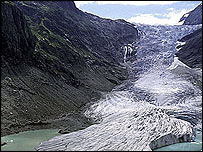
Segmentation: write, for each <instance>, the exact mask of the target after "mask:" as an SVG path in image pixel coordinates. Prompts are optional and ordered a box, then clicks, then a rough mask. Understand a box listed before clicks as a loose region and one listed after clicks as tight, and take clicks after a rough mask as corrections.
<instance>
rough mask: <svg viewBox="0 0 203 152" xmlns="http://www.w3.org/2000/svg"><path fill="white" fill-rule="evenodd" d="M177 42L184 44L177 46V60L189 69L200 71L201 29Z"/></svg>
mask: <svg viewBox="0 0 203 152" xmlns="http://www.w3.org/2000/svg"><path fill="white" fill-rule="evenodd" d="M179 41H180V42H185V44H184V45H182V46H178V48H180V50H179V51H178V52H177V53H176V55H177V56H178V58H179V60H180V61H182V62H183V63H185V64H186V65H188V66H189V67H191V68H201V69H202V28H200V29H198V30H196V31H195V32H193V33H191V34H189V35H186V36H184V37H183V38H182V39H180V40H179Z"/></svg>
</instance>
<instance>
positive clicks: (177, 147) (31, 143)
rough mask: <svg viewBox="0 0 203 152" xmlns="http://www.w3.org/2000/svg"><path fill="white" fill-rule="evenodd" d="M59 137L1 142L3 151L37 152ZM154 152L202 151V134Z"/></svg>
mask: <svg viewBox="0 0 203 152" xmlns="http://www.w3.org/2000/svg"><path fill="white" fill-rule="evenodd" d="M58 135H61V134H59V133H58V129H43V130H35V131H25V132H20V133H18V134H13V135H8V136H4V137H1V142H6V143H7V144H6V145H4V146H1V151H35V149H34V147H35V146H37V145H39V144H40V143H41V142H43V141H46V140H48V139H50V138H52V137H54V136H58ZM154 151H202V132H197V136H196V139H195V142H187V143H177V144H174V145H170V146H166V147H162V148H158V149H156V150H154Z"/></svg>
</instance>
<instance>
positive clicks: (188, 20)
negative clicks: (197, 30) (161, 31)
mask: <svg viewBox="0 0 203 152" xmlns="http://www.w3.org/2000/svg"><path fill="white" fill-rule="evenodd" d="M179 22H183V25H196V24H202V3H201V4H199V5H198V6H197V7H196V8H195V9H194V10H192V11H190V12H188V13H186V14H184V15H183V16H182V17H181V19H180V21H179Z"/></svg>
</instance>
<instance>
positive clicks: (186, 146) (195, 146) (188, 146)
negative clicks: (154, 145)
mask: <svg viewBox="0 0 203 152" xmlns="http://www.w3.org/2000/svg"><path fill="white" fill-rule="evenodd" d="M154 151H202V132H200V131H199V132H197V135H196V138H195V141H194V142H185V143H177V144H173V145H169V146H165V147H162V148H158V149H156V150H154Z"/></svg>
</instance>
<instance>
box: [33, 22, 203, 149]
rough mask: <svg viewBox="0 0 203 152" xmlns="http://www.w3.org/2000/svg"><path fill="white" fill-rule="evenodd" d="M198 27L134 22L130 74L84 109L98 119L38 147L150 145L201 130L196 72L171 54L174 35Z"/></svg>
mask: <svg viewBox="0 0 203 152" xmlns="http://www.w3.org/2000/svg"><path fill="white" fill-rule="evenodd" d="M200 27H201V25H196V26H191V25H190V26H189V25H177V26H149V25H137V28H138V29H139V31H140V40H139V41H137V42H135V43H133V44H131V45H129V47H132V49H130V53H132V52H133V51H136V59H135V60H133V61H132V60H131V61H130V60H128V61H127V60H126V59H127V58H128V59H129V58H130V54H129V53H125V54H126V55H127V54H128V57H125V58H124V59H125V64H126V67H127V68H128V71H129V79H128V80H126V81H125V82H124V83H123V84H122V85H120V86H118V87H116V88H115V89H114V90H113V91H112V92H110V93H108V94H107V95H105V96H104V97H103V98H102V99H100V100H99V101H98V102H97V103H95V104H94V105H92V106H91V107H90V108H89V109H88V110H87V111H86V112H85V114H86V116H87V117H91V118H94V119H95V121H96V122H97V123H96V124H94V125H92V126H90V127H88V128H86V129H83V130H80V131H76V132H72V133H69V134H65V135H61V136H57V137H54V138H52V139H50V140H49V141H46V142H43V143H41V144H40V145H39V146H37V147H36V149H37V150H83V151H86V150H93V151H97V150H130V151H133V150H153V149H156V148H160V147H163V146H166V145H171V144H175V143H178V142H186V141H191V140H193V141H194V140H195V137H196V130H201V129H202V91H201V89H200V88H199V87H198V86H197V85H194V83H192V81H191V79H190V80H188V77H191V75H190V74H192V73H194V74H196V73H198V72H197V71H195V70H193V69H190V68H189V67H187V66H186V65H184V64H183V63H181V62H180V61H178V60H177V58H176V61H175V62H174V53H175V52H176V45H177V41H178V39H180V38H182V37H183V36H185V35H187V34H189V33H191V32H193V31H194V30H196V29H198V28H200ZM125 50H126V51H127V50H128V49H127V48H125ZM134 54H135V52H134ZM177 68H178V72H177ZM187 71H189V73H188V72H187ZM181 72H183V73H184V74H183V75H181ZM187 74H189V75H187ZM197 75H198V74H197ZM199 144H201V143H199ZM201 145H202V144H201Z"/></svg>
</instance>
